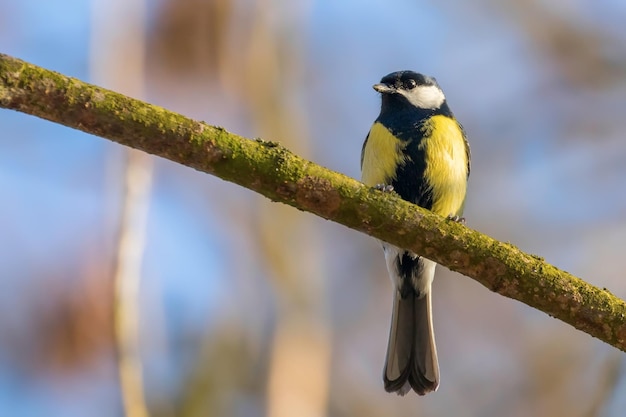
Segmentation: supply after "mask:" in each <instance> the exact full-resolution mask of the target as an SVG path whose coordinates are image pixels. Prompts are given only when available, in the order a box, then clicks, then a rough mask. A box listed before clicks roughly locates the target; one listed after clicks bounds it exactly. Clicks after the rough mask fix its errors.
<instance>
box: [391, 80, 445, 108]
mask: <svg viewBox="0 0 626 417" xmlns="http://www.w3.org/2000/svg"><path fill="white" fill-rule="evenodd" d="M399 92H400V94H402V95H403V96H404V97H406V99H407V100H409V102H410V103H411V104H413V105H414V106H415V107H419V108H420V109H437V108H439V107H441V105H442V104H443V102H444V100H445V99H446V98H445V96H444V95H443V91H441V89H440V88H439V87H437V86H436V85H420V86H417V87H415V88H414V89H412V90H409V91H406V90H399Z"/></svg>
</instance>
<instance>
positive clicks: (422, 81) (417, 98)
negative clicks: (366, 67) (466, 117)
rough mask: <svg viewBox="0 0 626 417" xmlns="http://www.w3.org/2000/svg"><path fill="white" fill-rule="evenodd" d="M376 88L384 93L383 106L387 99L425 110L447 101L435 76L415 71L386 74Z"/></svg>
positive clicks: (437, 106) (437, 107)
mask: <svg viewBox="0 0 626 417" xmlns="http://www.w3.org/2000/svg"><path fill="white" fill-rule="evenodd" d="M374 90H376V91H378V92H379V93H381V94H382V95H383V106H384V105H385V102H386V101H389V100H387V99H386V97H387V98H388V99H390V100H391V101H394V102H395V101H396V100H395V99H400V100H397V101H398V102H402V103H408V104H409V105H411V106H414V107H417V108H418V109H423V110H434V109H439V108H440V107H441V106H442V105H443V104H444V103H445V101H446V97H445V96H444V94H443V91H441V88H440V87H439V84H437V81H436V80H435V79H434V78H433V77H429V76H427V75H423V74H419V73H417V72H414V71H398V72H392V73H391V74H389V75H385V76H384V77H383V79H382V80H380V83H379V84H375V85H374Z"/></svg>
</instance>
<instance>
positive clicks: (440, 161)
mask: <svg viewBox="0 0 626 417" xmlns="http://www.w3.org/2000/svg"><path fill="white" fill-rule="evenodd" d="M423 129H424V132H423V133H424V139H423V140H422V142H421V143H420V148H422V149H423V150H424V153H425V158H426V170H425V172H424V177H425V178H427V180H428V183H429V184H430V186H431V190H432V193H433V199H432V200H433V206H432V208H431V210H432V211H433V212H435V213H437V214H439V215H441V216H448V215H451V214H452V215H460V214H461V213H462V212H463V205H464V202H465V191H466V188H467V175H468V172H467V169H468V167H467V164H468V155H467V150H466V147H465V138H464V136H463V132H462V131H461V129H460V127H459V125H458V123H457V122H456V121H455V120H453V119H451V118H449V117H446V116H433V117H431V118H430V119H429V120H428V121H427V122H426V123H425V124H424V126H423Z"/></svg>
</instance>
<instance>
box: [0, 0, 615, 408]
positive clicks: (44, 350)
mask: <svg viewBox="0 0 626 417" xmlns="http://www.w3.org/2000/svg"><path fill="white" fill-rule="evenodd" d="M624 22H626V3H624V2H621V1H617V0H605V1H589V0H587V1H584V0H570V1H567V0H564V1H558V2H555V1H539V0H534V1H525V2H520V1H516V0H505V1H493V0H476V1H472V2H461V1H451V0H444V1H409V0H393V1H388V0H373V1H369V2H361V1H354V0H352V1H332V0H318V1H315V0H304V1H290V0H176V1H174V0H127V1H122V0H111V1H107V0H93V1H84V0H83V1H81V0H66V1H64V2H45V1H38V0H22V1H19V2H18V1H11V0H0V52H2V53H6V54H10V55H13V56H16V57H18V58H21V59H24V60H27V61H30V62H33V63H35V64H37V65H41V66H44V67H47V68H50V69H53V70H56V71H59V72H62V73H64V74H67V75H70V76H75V77H78V78H80V79H83V80H86V81H89V82H93V83H96V84H99V85H103V86H105V87H108V88H111V89H115V90H118V91H121V92H124V93H126V94H129V95H132V96H135V97H140V98H142V99H144V100H147V101H149V102H152V103H155V104H158V105H161V106H164V107H166V108H168V109H171V110H174V111H177V112H180V113H182V114H185V115H187V116H190V117H193V118H196V119H200V120H204V121H206V122H208V123H211V124H217V125H220V126H224V127H225V128H227V129H228V130H230V131H233V132H236V133H239V134H241V135H245V136H248V137H262V138H264V139H268V140H276V141H279V142H281V143H283V144H284V145H285V146H287V147H288V148H290V149H291V150H293V151H294V152H296V153H298V154H300V155H302V156H303V157H305V158H307V159H310V160H313V161H315V162H317V163H320V164H322V165H325V166H327V167H329V168H331V169H334V170H337V171H340V172H343V173H345V174H348V175H350V176H353V177H357V178H358V177H359V156H360V150H361V144H362V141H363V139H364V137H365V135H366V133H367V131H368V129H369V127H370V124H371V122H372V121H373V120H374V118H375V117H376V115H377V113H378V106H379V98H378V97H377V94H376V93H375V92H374V91H373V90H372V88H371V86H372V84H374V83H375V82H377V81H378V80H379V79H380V78H381V77H382V76H383V75H385V74H387V73H389V72H392V71H395V70H400V69H413V70H417V71H420V72H423V73H426V74H430V75H434V76H436V77H437V79H438V81H439V83H440V84H441V85H442V87H443V88H444V91H446V93H447V97H448V101H449V103H450V105H451V107H452V109H453V110H454V111H455V114H456V116H457V118H458V119H459V120H460V121H461V122H462V123H463V125H464V127H465V129H466V131H467V133H468V136H469V139H470V142H471V146H472V162H473V167H472V175H471V178H470V189H469V197H468V201H467V205H466V217H467V219H468V226H470V227H472V228H475V229H477V230H479V231H481V232H484V233H486V234H489V235H491V236H493V237H495V238H497V239H500V240H504V241H509V242H511V243H513V244H515V245H518V246H519V247H521V248H522V249H523V250H525V251H528V252H531V253H534V254H538V255H541V256H543V257H544V258H545V259H546V260H547V261H548V262H551V263H553V264H555V265H557V266H558V267H560V268H562V269H565V270H567V271H569V272H571V273H573V274H575V275H578V276H580V277H582V278H584V279H585V280H587V281H589V282H591V283H593V284H595V285H597V286H599V287H606V288H608V289H609V290H610V291H612V292H613V293H614V294H616V295H618V296H620V297H622V298H624V297H626V280H624V269H625V268H624V252H625V249H626V220H625V219H626V184H625V182H626V181H625V179H626V135H625V134H624V132H625V131H626V117H624V116H625V115H626V28H625V25H624ZM133 172H135V173H136V172H139V173H140V174H139V176H138V177H139V178H140V180H135V181H134V180H133V178H135V179H136V178H137V175H135V176H133V174H132V173H133ZM133 184H134V185H133ZM129 190H130V191H129ZM132 190H135V192H133V191H132ZM124 236H130V237H131V244H130V245H127V244H126V245H125V244H124V243H123V242H122V241H123V237H124ZM125 252H129V253H132V256H131V258H133V256H134V258H133V259H134V264H133V261H130V263H131V264H132V265H134V269H133V267H130V270H131V275H132V271H135V272H134V275H135V277H139V276H140V283H139V290H138V292H137V295H136V297H135V298H132V299H131V302H130V304H129V305H131V306H132V305H133V303H134V305H135V306H136V307H138V312H137V314H138V316H139V318H138V325H137V333H136V336H137V338H138V342H137V343H138V349H137V350H136V351H135V352H133V351H132V349H131V353H130V355H131V357H132V358H134V360H135V368H136V369H138V368H139V365H140V364H141V366H142V367H143V369H140V371H141V373H142V374H143V376H144V378H143V382H142V383H141V384H140V386H142V387H143V395H142V393H141V391H139V393H138V394H137V393H136V394H137V395H136V396H135V397H136V399H137V401H138V403H139V404H140V406H139V408H138V410H139V411H131V415H130V417H134V416H141V415H145V414H142V411H141V410H142V408H143V410H144V411H145V410H148V412H149V413H150V415H152V416H164V417H165V416H270V417H273V416H324V415H328V416H337V417H341V416H356V415H358V416H386V415H416V416H435V415H464V416H484V417H489V416H503V415H506V416H531V415H532V416H568V417H575V416H606V417H609V416H611V417H618V416H623V415H624V410H625V409H626V377H625V375H626V364H625V363H624V356H623V354H622V353H621V352H619V351H617V350H616V349H614V348H611V347H610V346H608V345H605V344H603V343H601V342H599V341H598V340H595V339H592V338H591V337H590V336H588V335H586V334H584V333H582V332H579V331H576V330H574V329H573V328H571V327H570V326H568V325H566V324H564V323H562V322H560V321H557V320H554V319H552V318H550V317H548V316H547V315H545V314H544V313H541V312H538V311H535V310H533V309H531V308H529V307H527V306H525V305H523V304H520V303H518V302H515V301H512V300H508V299H505V298H503V297H501V296H499V295H497V294H493V293H491V292H489V291H488V290H487V289H485V288H484V287H482V286H481V285H479V284H477V283H476V282H475V281H473V280H471V279H469V278H466V277H463V276H461V275H458V274H453V273H450V272H449V271H448V270H446V269H445V268H442V267H440V268H439V270H438V275H437V279H436V281H435V285H434V287H435V296H434V310H435V311H434V313H435V328H436V334H437V341H438V347H439V359H440V362H441V373H442V382H441V386H440V389H439V391H438V392H437V393H435V394H430V395H428V396H426V397H423V398H419V397H417V396H415V395H408V396H406V397H404V398H400V397H397V396H395V395H392V394H387V393H385V392H384V390H383V387H382V381H381V379H382V378H381V373H382V365H383V357H384V352H385V349H386V343H387V335H388V326H389V322H390V311H391V292H390V284H389V282H388V278H387V274H386V271H385V269H384V268H385V264H384V261H383V256H382V253H381V250H380V247H379V244H378V243H377V242H375V241H374V240H373V239H371V238H368V237H367V236H365V235H362V234H359V233H356V232H354V231H351V230H348V229H346V228H344V227H342V226H339V225H337V224H334V223H330V222H327V221H324V220H322V219H319V218H316V217H314V216H312V215H310V214H305V213H301V212H299V211H296V210H294V209H292V208H289V207H285V206H281V205H278V204H274V203H271V202H269V201H268V200H265V199H264V198H262V197H260V196H258V195H255V194H254V193H252V192H251V191H248V190H246V189H243V188H241V187H238V186H235V185H232V184H229V183H225V182H223V181H221V180H219V179H217V178H214V177H210V176H208V175H205V174H200V173H198V172H195V171H193V170H191V169H189V168H186V167H183V166H179V165H176V164H174V163H172V162H169V161H166V160H162V159H158V158H154V157H149V158H145V157H142V156H141V155H138V154H137V153H132V152H128V151H127V150H126V149H124V148H122V147H121V146H119V145H116V144H113V143H110V142H108V141H106V140H104V139H101V138H97V137H93V136H89V135H86V134H83V133H80V132H77V131H73V130H70V129H68V128H65V127H61V126H58V125H55V124H52V123H49V122H45V121H43V120H39V119H37V118H34V117H30V116H26V115H23V114H19V113H16V112H10V111H7V110H2V111H0V416H2V417H4V416H13V417H30V416H43V415H45V416H50V417H55V416H63V417H68V416H69V417H71V416H94V417H97V416H103V417H104V416H107V417H109V416H121V415H124V414H125V411H124V406H123V404H124V401H123V400H122V398H123V397H122V394H121V390H120V384H119V382H118V380H119V379H118V360H117V357H118V355H117V354H116V348H115V346H116V344H115V343H114V339H115V338H114V336H113V335H114V319H113V318H114V312H115V311H116V310H117V308H118V307H119V305H118V304H119V303H118V302H117V301H116V298H115V296H114V294H115V293H116V292H115V285H114V282H115V280H116V279H119V276H120V274H119V272H120V264H121V261H120V259H123V258H124V257H125ZM116 277H117V278H116ZM131 294H132V291H131ZM131 333H132V332H131ZM140 382H141V381H140ZM141 403H143V404H144V405H143V406H141ZM133 413H134V414H133ZM137 413H138V414H137Z"/></svg>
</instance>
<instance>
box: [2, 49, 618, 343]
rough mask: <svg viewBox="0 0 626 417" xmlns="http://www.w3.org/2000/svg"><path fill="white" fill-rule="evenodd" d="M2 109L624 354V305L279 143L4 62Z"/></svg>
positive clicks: (533, 259)
mask: <svg viewBox="0 0 626 417" xmlns="http://www.w3.org/2000/svg"><path fill="white" fill-rule="evenodd" d="M0 107H4V108H7V109H13V110H17V111H20V112H23V113H28V114H31V115H34V116H38V117H41V118H43V119H47V120H50V121H52V122H55V123H60V124H63V125H65V126H68V127H71V128H74V129H79V130H82V131H84V132H87V133H91V134H94V135H98V136H101V137H103V138H107V139H109V140H112V141H115V142H117V143H120V144H122V145H126V146H130V147H132V148H136V149H141V150H143V151H145V152H148V153H151V154H154V155H158V156H161V157H163V158H167V159H169V160H172V161H175V162H178V163H180V164H183V165H186V166H188V167H192V168H195V169H197V170H199V171H203V172H206V173H209V174H213V175H215V176H218V177H220V178H222V179H224V180H227V181H231V182H234V183H236V184H239V185H241V186H244V187H246V188H249V189H251V190H254V191H256V192H258V193H260V194H262V195H264V196H266V197H267V198H269V199H271V200H272V201H278V202H281V203H285V204H289V205H291V206H293V207H295V208H297V209H299V210H303V211H308V212H311V213H314V214H316V215H318V216H320V217H323V218H325V219H328V220H332V221H334V222H337V223H340V224H343V225H344V226H347V227H349V228H352V229H354V230H358V231H360V232H363V233H365V234H368V235H370V236H373V237H375V238H378V239H381V240H384V241H386V242H390V243H392V244H394V245H397V246H399V247H403V248H406V249H410V250H412V251H414V252H416V253H419V254H421V255H423V256H426V257H427V258H429V259H432V260H434V261H436V262H437V263H440V264H442V265H444V266H447V267H448V268H450V269H451V270H453V271H457V272H460V273H462V274H464V275H467V276H469V277H471V278H473V279H475V280H476V281H478V282H480V283H481V284H483V285H484V286H485V287H487V288H489V289H490V290H492V291H495V292H497V293H499V294H501V295H504V296H506V297H509V298H513V299H516V300H519V301H522V302H523V303H526V304H528V305H530V306H532V307H535V308H537V309H539V310H541V311H543V312H545V313H547V314H549V315H551V316H553V317H556V318H558V319H560V320H562V321H564V322H566V323H569V324H571V325H572V326H574V327H575V328H577V329H580V330H582V331H584V332H586V333H588V334H590V335H592V336H595V337H597V338H598V339H601V340H603V341H605V342H606V343H609V344H611V345H613V346H615V347H616V348H618V349H621V350H623V351H626V304H625V303H624V301H622V300H620V299H619V298H617V297H615V296H614V295H613V294H611V293H610V292H609V291H607V290H606V289H599V288H597V287H594V286H592V285H590V284H587V283H586V282H584V281H583V280H581V279H579V278H577V277H574V276H573V275H571V274H569V273H567V272H564V271H561V270H559V269H557V268H556V267H554V266H552V265H550V264H547V263H546V262H544V261H543V259H542V258H540V257H538V256H535V255H529V254H526V253H524V252H522V251H520V250H519V249H517V248H516V247H514V246H513V245H511V244H508V243H503V242H498V241H496V240H494V239H492V238H490V237H488V236H485V235H483V234H480V233H478V232H476V231H474V230H471V229H469V228H467V227H465V226H463V225H460V224H458V223H455V222H451V221H447V220H446V219H444V218H442V217H439V216H437V215H435V214H433V213H431V212H429V211H427V210H424V209H421V208H419V207H417V206H415V205H413V204H410V203H407V202H406V201H403V200H402V199H400V198H399V197H397V196H395V195H390V194H385V193H381V192H379V191H376V190H372V189H371V188H369V187H367V186H365V185H363V184H362V183H360V182H358V181H356V180H354V179H352V178H349V177H347V176H345V175H342V174H339V173H337V172H333V171H330V170H328V169H326V168H323V167H321V166H319V165H316V164H314V163H312V162H310V161H306V160H304V159H302V158H300V157H298V156H296V155H294V154H292V153H290V152H289V151H288V150H287V149H285V148H284V147H282V146H281V145H279V144H278V143H275V142H267V141H263V140H260V139H256V140H249V139H246V138H243V137H241V136H237V135H235V134H232V133H229V132H227V131H226V130H224V129H223V128H220V127H214V126H209V125H206V124H204V123H201V122H197V121H194V120H191V119H188V118H186V117H184V116H182V115H180V114H176V113H173V112H170V111H167V110H165V109H163V108H161V107H157V106H153V105H150V104H147V103H144V102H141V101H138V100H134V99H132V98H129V97H125V96H123V95H121V94H118V93H115V92H113V91H108V90H105V89H103V88H99V87H96V86H93V85H90V84H87V83H84V82H81V81H79V80H77V79H74V78H70V77H66V76H64V75H61V74H58V73H56V72H52V71H49V70H46V69H43V68H40V67H37V66H34V65H32V64H29V63H26V62H24V61H21V60H18V59H15V58H12V57H10V56H7V55H2V54H0Z"/></svg>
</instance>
